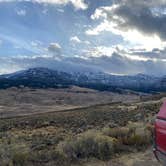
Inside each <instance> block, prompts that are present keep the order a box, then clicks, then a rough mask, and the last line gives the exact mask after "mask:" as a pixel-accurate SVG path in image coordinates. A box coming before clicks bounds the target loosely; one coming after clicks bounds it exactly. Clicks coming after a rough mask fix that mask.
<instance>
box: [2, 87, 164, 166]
mask: <svg viewBox="0 0 166 166" xmlns="http://www.w3.org/2000/svg"><path fill="white" fill-rule="evenodd" d="M18 91H19V93H18ZM85 91H86V92H85ZM87 91H88V92H87ZM1 92H3V93H0V95H1V101H0V102H2V103H1V104H3V101H6V104H4V105H3V106H4V107H5V108H7V107H8V108H10V107H14V106H15V111H13V110H12V111H13V112H12V111H11V112H10V111H9V110H7V111H6V110H5V111H6V115H7V116H9V117H10V116H11V115H12V116H15V115H17V114H16V113H15V112H16V111H17V109H18V108H19V107H18V106H20V109H18V115H21V114H20V112H22V111H23V110H25V109H24V108H21V107H22V106H23V107H24V106H25V105H24V104H25V103H26V104H27V101H29V100H23V99H20V98H17V97H20V96H23V97H24V96H26V97H27V96H29V98H30V99H31V97H32V98H34V99H33V100H31V103H33V104H32V105H35V106H33V107H31V109H29V111H32V112H33V111H36V110H35V108H36V106H39V107H40V103H41V108H43V110H44V109H45V108H48V107H49V106H50V107H52V108H54V107H55V105H54V104H53V105H49V106H48V105H47V106H46V105H45V104H44V99H47V98H50V100H51V97H50V96H52V97H55V98H56V99H57V98H59V94H61V93H62V95H63V97H64V98H65V100H64V101H63V102H67V101H68V99H69V98H66V95H67V94H68V95H69V94H70V99H71V101H73V103H75V104H77V103H78V101H80V102H81V100H82V99H84V100H83V101H82V102H84V103H91V101H89V100H90V99H89V98H90V96H91V98H92V99H93V100H92V101H95V102H96V103H98V100H101V101H104V97H105V96H106V99H108V100H109V101H110V99H111V101H117V99H118V100H119V99H121V100H120V101H123V102H119V103H114V104H113V103H110V102H109V103H110V104H101V105H93V106H89V107H87V108H76V109H72V110H62V111H57V112H56V110H55V109H53V112H50V113H44V114H41V112H42V111H41V110H40V109H39V112H38V113H39V114H36V115H33V116H32V115H31V114H30V115H29V116H25V117H15V118H14V117H10V118H6V119H3V118H1V119H0V160H1V161H3V162H4V163H10V162H11V161H12V159H13V156H14V155H15V154H17V153H20V154H22V152H23V150H24V151H26V152H27V153H28V156H30V161H31V160H33V162H34V163H35V165H34V166H36V163H38V164H39V165H40V166H48V165H51V162H55V161H56V160H58V161H62V159H60V158H58V157H57V156H56V155H55V153H54V152H55V148H56V146H57V145H58V143H59V142H61V141H63V140H66V139H70V138H73V139H74V138H75V136H78V134H80V133H84V132H86V131H87V130H90V129H96V130H97V131H101V130H102V129H103V127H108V126H111V125H112V124H116V125H117V126H125V125H126V124H128V123H129V121H133V122H136V121H137V123H142V124H146V123H147V122H150V121H151V120H152V119H153V117H154V116H155V114H156V113H157V112H158V110H159V107H160V105H161V102H162V100H163V98H162V97H163V95H162V96H161V97H158V98H157V100H154V98H148V100H147V99H146V101H143V100H142V101H140V100H139V97H138V96H133V95H122V96H121V95H119V94H113V93H106V92H102V93H99V92H96V91H89V90H87V89H84V90H83V89H79V90H78V89H77V88H76V87H74V89H68V92H67V89H65V90H63V89H61V90H51V89H49V90H35V91H32V90H30V89H23V90H21V91H20V90H17V89H10V90H7V91H1ZM13 93H14V95H15V94H16V93H18V95H17V97H16V99H15V100H14V102H13V96H11V94H13ZM94 93H95V95H94ZM32 94H33V95H32ZM5 95H7V96H8V98H7V99H6V98H3V97H6V96H5ZM73 96H75V98H74V99H73ZM92 96H93V97H92ZM77 97H78V101H77V100H75V99H77ZM79 97H80V98H79ZM86 97H87V98H88V99H87V98H86ZM161 98H162V99H161ZM9 99H10V100H9ZM35 99H36V100H35ZM39 99H40V100H39ZM18 101H21V102H20V103H17V102H18ZM53 101H54V100H51V102H53ZM101 101H100V102H101ZM15 102H16V103H15ZM96 103H95V104H96ZM63 106H64V105H63ZM12 113H13V114H12ZM132 124H133V123H132ZM40 152H41V154H40ZM54 155H55V156H54ZM14 157H16V159H17V157H18V156H14ZM21 157H22V156H21ZM25 157H26V156H25ZM49 157H51V158H49ZM152 157H153V155H152V153H151V150H148V151H147V152H140V153H133V154H125V155H122V154H121V156H118V158H115V159H112V160H111V161H108V162H101V161H96V160H93V161H91V162H90V163H89V162H88V163H87V162H83V163H82V164H83V165H84V163H85V166H99V165H100V166H109V165H111V166H141V165H145V166H149V165H148V164H149V163H150V164H151V165H152V166H156V165H155V164H156V161H155V160H154V161H151V160H150V159H151V158H152ZM45 161H47V163H45ZM52 165H55V166H56V164H52ZM61 165H62V164H61ZM79 165H81V164H79ZM2 166H6V165H5V164H4V165H2ZM24 166H29V165H24ZM57 166H59V165H57ZM62 166H63V165H62ZM65 166H69V165H65Z"/></svg>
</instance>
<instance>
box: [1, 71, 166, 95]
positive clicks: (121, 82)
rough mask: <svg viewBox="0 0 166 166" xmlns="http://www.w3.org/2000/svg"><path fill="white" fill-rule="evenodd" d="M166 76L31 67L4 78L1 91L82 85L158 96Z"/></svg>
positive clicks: (97, 88) (163, 87)
mask: <svg viewBox="0 0 166 166" xmlns="http://www.w3.org/2000/svg"><path fill="white" fill-rule="evenodd" d="M164 80H165V77H155V76H149V75H144V74H138V75H133V76H130V75H129V76H118V75H111V74H107V73H102V72H62V71H59V70H51V69H48V68H31V69H28V70H24V71H19V72H16V73H12V74H8V75H1V76H0V88H1V89H6V88H10V87H30V88H43V89H47V88H68V87H70V86H73V85H75V86H79V87H85V88H91V89H95V90H100V91H112V92H119V93H123V92H124V90H129V91H130V92H133V91H137V92H145V93H154V92H160V91H166V85H165V81H164Z"/></svg>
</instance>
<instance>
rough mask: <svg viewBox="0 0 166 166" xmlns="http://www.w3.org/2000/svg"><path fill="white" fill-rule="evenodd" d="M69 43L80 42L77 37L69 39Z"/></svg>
mask: <svg viewBox="0 0 166 166" xmlns="http://www.w3.org/2000/svg"><path fill="white" fill-rule="evenodd" d="M70 41H71V42H75V43H81V40H80V39H79V38H78V37H77V36H72V37H71V38H70Z"/></svg>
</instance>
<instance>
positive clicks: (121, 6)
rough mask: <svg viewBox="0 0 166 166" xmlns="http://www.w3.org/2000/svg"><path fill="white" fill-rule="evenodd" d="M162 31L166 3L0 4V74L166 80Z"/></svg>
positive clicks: (21, 0)
mask: <svg viewBox="0 0 166 166" xmlns="http://www.w3.org/2000/svg"><path fill="white" fill-rule="evenodd" d="M165 29H166V0H157V1H156V0H146V1H145V0H139V1H138V0H0V74H5V73H12V72H15V71H19V70H23V69H27V68H32V67H48V68H51V69H56V70H57V69H58V70H64V71H71V72H72V71H78V72H80V71H81V72H88V71H96V72H99V71H101V72H106V73H110V74H118V75H134V74H138V73H143V74H148V75H156V76H161V75H166V30H165Z"/></svg>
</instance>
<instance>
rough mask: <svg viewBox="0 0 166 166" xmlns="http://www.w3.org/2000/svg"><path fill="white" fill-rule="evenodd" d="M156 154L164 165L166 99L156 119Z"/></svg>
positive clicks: (165, 160)
mask: <svg viewBox="0 0 166 166" xmlns="http://www.w3.org/2000/svg"><path fill="white" fill-rule="evenodd" d="M154 154H155V156H156V158H157V159H158V160H159V161H160V162H161V163H162V164H163V165H166V101H165V102H164V103H163V105H162V106H161V108H160V111H159V113H158V114H157V118H156V121H155V137H154Z"/></svg>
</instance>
